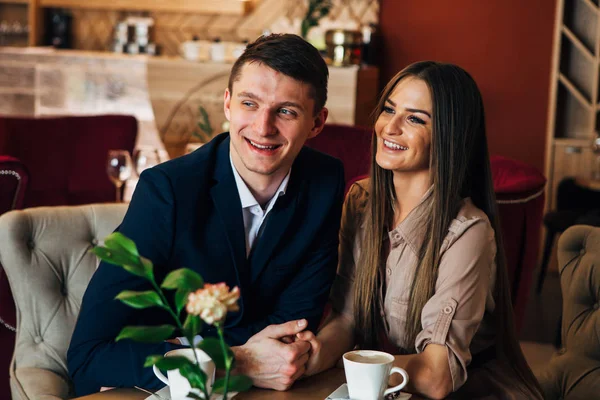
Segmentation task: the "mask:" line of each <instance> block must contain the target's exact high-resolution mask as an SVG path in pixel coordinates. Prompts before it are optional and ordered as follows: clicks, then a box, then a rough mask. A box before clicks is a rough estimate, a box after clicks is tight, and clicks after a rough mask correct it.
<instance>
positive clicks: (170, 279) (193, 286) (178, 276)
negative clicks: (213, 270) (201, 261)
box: [160, 268, 204, 291]
mask: <svg viewBox="0 0 600 400" xmlns="http://www.w3.org/2000/svg"><path fill="white" fill-rule="evenodd" d="M203 286H204V279H202V277H201V276H200V275H199V274H198V273H197V272H194V271H192V270H191V269H189V268H180V269H176V270H175V271H172V272H170V273H169V274H168V275H167V276H166V277H165V280H164V281H163V283H162V285H160V287H162V288H164V289H188V290H190V291H196V290H198V289H201V288H202V287H203Z"/></svg>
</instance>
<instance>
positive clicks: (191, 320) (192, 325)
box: [183, 314, 202, 338]
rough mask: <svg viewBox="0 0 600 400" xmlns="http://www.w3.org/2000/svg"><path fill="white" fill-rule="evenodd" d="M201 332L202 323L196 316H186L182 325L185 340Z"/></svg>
mask: <svg viewBox="0 0 600 400" xmlns="http://www.w3.org/2000/svg"><path fill="white" fill-rule="evenodd" d="M201 330H202V321H201V320H200V317H199V316H197V315H192V314H188V315H187V317H186V318H185V322H184V323H183V334H184V335H185V337H187V338H193V337H194V336H196V335H197V334H198V333H200V331H201Z"/></svg>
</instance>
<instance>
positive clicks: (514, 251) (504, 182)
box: [307, 125, 546, 331]
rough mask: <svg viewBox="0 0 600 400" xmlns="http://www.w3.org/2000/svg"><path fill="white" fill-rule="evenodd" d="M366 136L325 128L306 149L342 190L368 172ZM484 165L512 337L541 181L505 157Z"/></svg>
mask: <svg viewBox="0 0 600 400" xmlns="http://www.w3.org/2000/svg"><path fill="white" fill-rule="evenodd" d="M371 134H372V129H370V128H361V127H348V126H342V125H326V126H325V128H324V129H323V132H321V134H320V135H318V136H317V137H315V138H313V139H311V140H309V141H308V143H307V145H308V146H309V147H313V148H315V149H317V150H320V151H322V152H324V153H328V154H330V155H332V156H335V157H337V158H339V159H341V160H342V161H343V162H344V169H345V178H346V190H348V188H349V186H350V185H351V184H352V183H353V182H355V181H356V180H358V179H361V178H363V177H365V176H366V174H367V173H368V171H369V157H370V151H371ZM490 162H491V167H492V176H493V181H494V191H495V193H496V198H497V200H498V211H499V215H500V229H501V231H502V238H503V240H504V249H505V252H506V259H507V265H508V275H509V279H510V282H511V292H512V301H513V308H514V312H515V324H516V326H517V331H518V330H519V329H520V328H521V325H522V322H523V318H524V316H525V311H526V308H527V300H528V299H529V292H530V289H531V285H532V280H533V270H534V269H535V267H536V263H537V257H538V252H539V243H540V234H541V227H542V216H543V209H544V187H545V185H546V178H545V177H544V176H543V175H542V174H541V173H540V172H539V171H538V170H537V169H536V168H534V167H532V166H530V165H528V164H526V163H523V162H520V161H516V160H512V159H509V158H506V157H500V156H492V157H491V158H490Z"/></svg>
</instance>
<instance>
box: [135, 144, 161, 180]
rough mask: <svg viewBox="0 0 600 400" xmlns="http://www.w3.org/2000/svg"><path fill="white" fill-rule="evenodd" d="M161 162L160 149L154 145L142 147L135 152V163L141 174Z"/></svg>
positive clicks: (138, 172)
mask: <svg viewBox="0 0 600 400" xmlns="http://www.w3.org/2000/svg"><path fill="white" fill-rule="evenodd" d="M158 164H160V157H159V155H158V150H157V149H155V148H154V147H140V148H138V149H136V150H135V151H134V152H133V165H134V166H135V170H136V172H137V174H138V176H139V175H141V174H142V172H143V171H144V170H146V169H148V168H152V167H154V166H155V165H158Z"/></svg>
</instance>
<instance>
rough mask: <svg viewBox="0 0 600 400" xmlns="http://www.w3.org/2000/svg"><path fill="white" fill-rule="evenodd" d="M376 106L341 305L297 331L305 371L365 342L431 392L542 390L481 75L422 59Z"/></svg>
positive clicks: (348, 234) (349, 205)
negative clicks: (526, 344) (526, 332)
mask: <svg viewBox="0 0 600 400" xmlns="http://www.w3.org/2000/svg"><path fill="white" fill-rule="evenodd" d="M376 113H377V114H376V115H377V120H376V123H375V129H374V136H373V145H372V160H371V174H370V177H369V179H366V180H363V181H359V182H357V183H356V184H354V185H353V186H352V188H351V189H350V191H349V193H348V195H347V198H346V202H345V204H344V211H343V216H342V228H341V232H340V265H339V268H338V276H337V278H336V281H335V283H334V287H333V289H332V294H331V300H332V303H333V312H332V314H331V315H330V316H329V317H328V318H327V320H326V322H325V324H324V325H323V327H322V329H321V330H320V331H319V333H318V335H317V336H316V337H315V335H313V334H312V333H311V332H303V333H301V334H299V335H298V338H299V339H301V340H307V341H309V342H310V343H311V347H312V350H311V351H312V353H311V357H310V359H309V361H308V363H307V366H306V368H307V371H306V374H307V375H312V374H315V373H317V372H320V371H323V370H325V369H328V368H331V367H332V366H333V365H334V364H335V363H336V362H337V361H338V360H339V359H340V357H341V355H342V354H343V353H344V352H346V351H349V350H351V349H352V348H354V347H355V346H356V345H358V346H359V347H360V348H368V349H379V350H384V351H387V352H389V353H392V354H394V355H396V357H395V358H396V362H395V365H397V366H400V367H403V368H404V369H406V370H407V372H408V374H409V376H410V382H409V385H408V386H407V389H405V390H408V391H411V392H414V393H419V394H422V395H425V396H427V397H430V398H444V397H446V396H448V395H449V394H450V393H454V392H455V395H457V397H461V398H481V397H489V398H494V399H498V398H506V399H528V400H529V399H541V398H542V395H541V390H540V388H539V385H538V383H537V381H536V379H535V377H534V375H533V373H532V372H531V370H530V369H529V367H528V365H527V363H526V361H525V359H524V357H523V354H522V352H521V349H520V347H519V344H518V342H517V339H516V336H515V329H514V326H513V313H512V306H511V299H510V294H509V285H508V278H507V272H506V265H505V260H504V253H503V251H502V242H501V235H500V234H499V229H498V218H497V210H496V200H495V197H494V191H493V185H492V177H491V172H490V163H489V157H488V149H487V141H486V134H485V120H484V111H483V102H482V99H481V94H480V92H479V90H478V88H477V85H476V83H475V82H474V81H473V79H472V78H471V76H470V75H469V74H468V73H467V72H465V71H464V70H462V69H461V68H459V67H457V66H454V65H449V64H440V63H435V62H420V63H416V64H413V65H410V66H409V67H407V68H405V69H404V70H403V71H401V72H399V73H398V74H397V75H396V76H395V77H394V78H393V79H392V80H391V81H390V82H389V83H388V85H387V86H386V88H385V89H384V92H383V94H382V97H381V99H380V101H379V104H378V107H377V109H376ZM394 376H398V375H394Z"/></svg>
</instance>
